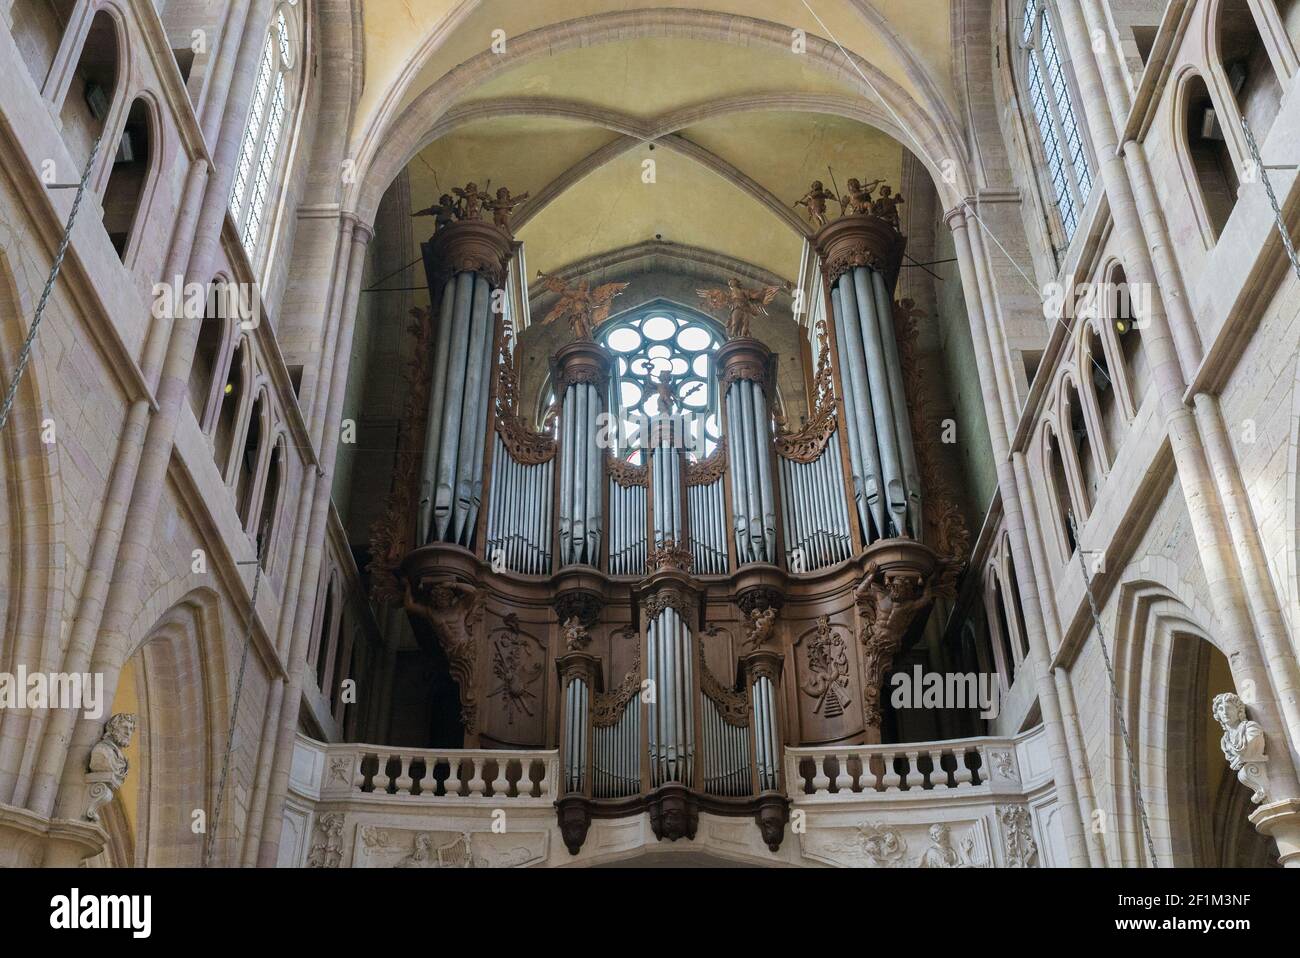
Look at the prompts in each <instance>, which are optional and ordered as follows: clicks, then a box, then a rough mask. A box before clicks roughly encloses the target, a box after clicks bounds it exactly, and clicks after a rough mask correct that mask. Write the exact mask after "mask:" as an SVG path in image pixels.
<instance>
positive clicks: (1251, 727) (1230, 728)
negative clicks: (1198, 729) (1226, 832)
mask: <svg viewBox="0 0 1300 958" xmlns="http://www.w3.org/2000/svg"><path fill="white" fill-rule="evenodd" d="M1213 714H1214V718H1215V720H1216V721H1217V722H1218V723H1219V725H1220V726H1222V727H1223V738H1221V739H1220V740H1219V747H1220V748H1222V749H1223V757H1224V758H1226V759H1227V760H1228V767H1229V768H1231V769H1232V770H1233V771H1234V772H1236V773H1237V778H1238V779H1239V780H1240V781H1241V783H1242V784H1243V785H1246V786H1247V787H1249V788H1250V789H1251V791H1252V792H1253V794H1252V795H1251V797H1250V800H1251V801H1252V802H1254V803H1255V804H1256V805H1258V804H1260V803H1261V802H1263V801H1267V799H1268V785H1267V780H1266V778H1265V776H1264V768H1263V766H1264V763H1265V762H1267V761H1268V756H1267V755H1265V754H1264V744H1265V743H1264V729H1263V728H1262V727H1261V726H1260V724H1259V723H1258V722H1256V721H1254V720H1252V719H1251V718H1249V717H1248V716H1247V714H1246V704H1245V703H1244V702H1242V700H1241V698H1240V697H1239V696H1237V695H1236V694H1235V693H1233V692H1221V693H1220V694H1218V695H1216V696H1215V697H1214V705H1213Z"/></svg>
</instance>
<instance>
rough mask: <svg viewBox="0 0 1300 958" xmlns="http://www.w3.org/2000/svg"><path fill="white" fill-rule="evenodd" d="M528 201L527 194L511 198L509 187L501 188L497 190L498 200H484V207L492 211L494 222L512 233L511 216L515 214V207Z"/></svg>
mask: <svg viewBox="0 0 1300 958" xmlns="http://www.w3.org/2000/svg"><path fill="white" fill-rule="evenodd" d="M526 199H528V194H527V193H520V194H519V195H518V196H511V195H510V190H509V189H508V188H507V187H504V186H503V187H501V188H500V189H498V190H497V196H496V199H494V200H493V199H489V200H484V202H483V205H484V206H485V207H486V208H487V209H489V210H491V211H492V222H493V223H495V224H496V225H497V226H499V227H500V228H501V229H503V230H505V231H506V232H507V233H509V232H510V216H511V214H513V213H514V211H515V207H516V206H518V205H519V204H520V203H522V202H523V201H524V200H526Z"/></svg>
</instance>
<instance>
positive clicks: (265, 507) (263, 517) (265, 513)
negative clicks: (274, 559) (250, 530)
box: [255, 438, 285, 572]
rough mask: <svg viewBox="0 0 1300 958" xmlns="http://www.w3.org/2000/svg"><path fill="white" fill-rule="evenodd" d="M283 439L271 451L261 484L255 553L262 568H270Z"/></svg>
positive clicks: (278, 504)
mask: <svg viewBox="0 0 1300 958" xmlns="http://www.w3.org/2000/svg"><path fill="white" fill-rule="evenodd" d="M284 466H285V463H284V439H283V438H281V439H280V440H279V441H278V442H277V443H276V444H275V448H274V449H273V450H272V451H271V461H270V462H269V463H267V467H266V482H265V483H263V485H262V504H261V507H260V508H259V509H258V516H257V526H256V532H255V535H256V539H257V554H258V555H259V556H260V557H261V559H260V563H261V566H262V570H263V571H264V572H265V571H268V570H269V569H270V568H271V550H272V548H273V544H274V541H275V540H274V538H273V533H274V532H275V517H276V516H277V515H278V514H279V511H280V490H281V488H282V487H283V485H284Z"/></svg>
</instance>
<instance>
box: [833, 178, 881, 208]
mask: <svg viewBox="0 0 1300 958" xmlns="http://www.w3.org/2000/svg"><path fill="white" fill-rule="evenodd" d="M883 182H885V181H884V180H872V181H871V182H870V183H867V184H865V185H864V184H863V183H862V182H860V181H859V180H858V179H857V177H850V178H849V181H848V183H846V184H845V187H844V195H843V196H841V197H840V212H841V213H842V214H847V215H849V216H862V215H865V214H867V213H870V212H871V191H872V190H874V189H875V188H876V187H877V186H879V185H880V184H881V183H883Z"/></svg>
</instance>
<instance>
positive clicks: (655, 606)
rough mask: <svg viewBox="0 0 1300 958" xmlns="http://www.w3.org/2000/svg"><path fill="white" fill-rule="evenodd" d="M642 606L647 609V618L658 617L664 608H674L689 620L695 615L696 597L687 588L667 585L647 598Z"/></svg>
mask: <svg viewBox="0 0 1300 958" xmlns="http://www.w3.org/2000/svg"><path fill="white" fill-rule="evenodd" d="M641 608H642V609H644V610H645V614H646V618H647V619H656V618H658V617H659V614H660V613H661V612H663V610H664V609H669V608H672V609H676V610H677V612H678V613H679V614H680V615H681V616H682V617H683V618H685V619H688V620H689V619H691V618H693V617H694V615H695V609H696V605H695V597H694V596H693V595H691V594H690V593H689V592H687V591H686V590H685V589H678V588H674V587H672V586H667V587H665V588H661V589H658V590H657V591H656V592H655V593H654V595H652V596H650V597H649V598H647V599H646V600H645V602H643V603H642V605H641Z"/></svg>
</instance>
